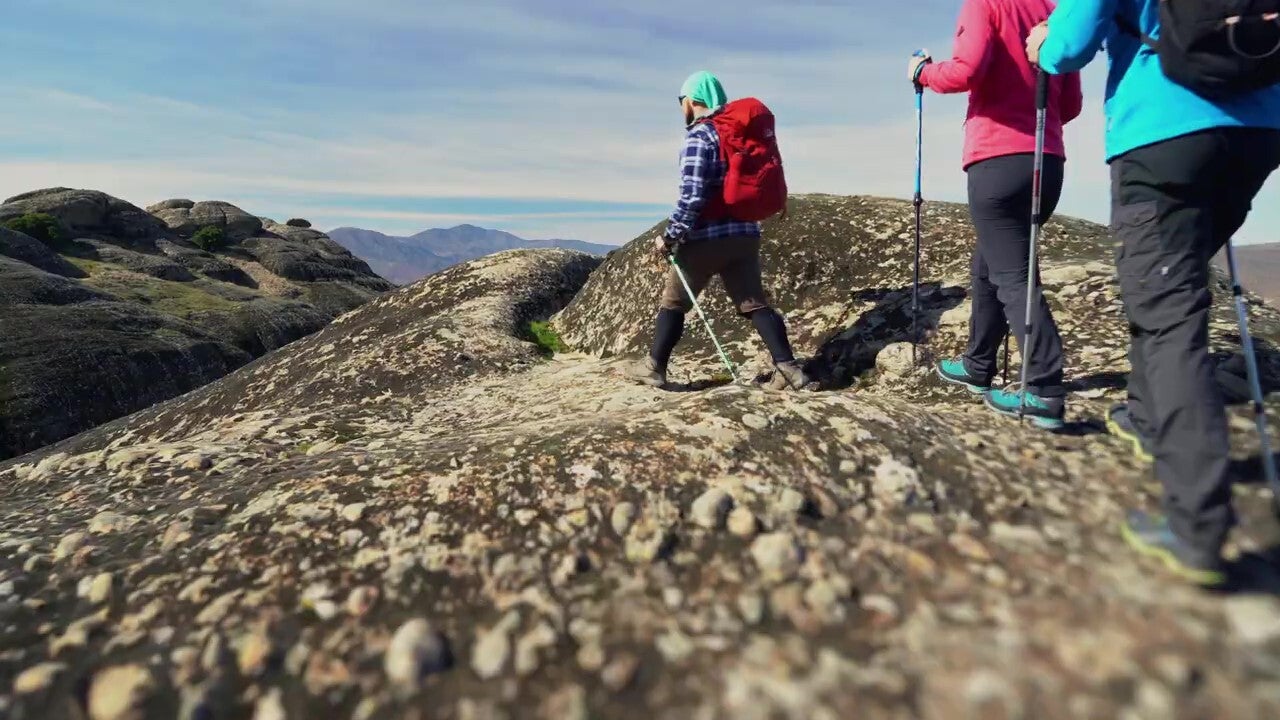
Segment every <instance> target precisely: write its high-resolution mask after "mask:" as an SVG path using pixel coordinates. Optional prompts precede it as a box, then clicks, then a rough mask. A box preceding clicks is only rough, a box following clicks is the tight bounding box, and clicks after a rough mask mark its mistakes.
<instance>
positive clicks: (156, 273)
mask: <svg viewBox="0 0 1280 720" xmlns="http://www.w3.org/2000/svg"><path fill="white" fill-rule="evenodd" d="M80 242H81V243H82V244H87V245H90V246H92V247H93V248H94V250H95V251H96V254H97V257H98V259H99V260H101V261H102V262H106V263H111V264H112V265H117V266H119V267H121V268H124V269H125V270H129V271H131V272H136V273H139V274H141V275H147V276H150V277H153V278H158V279H160V280H171V281H173V282H191V281H193V280H195V279H196V276H195V275H192V274H191V271H190V270H188V269H187V268H185V267H183V266H182V265H180V264H178V263H176V262H174V261H173V260H171V259H169V258H168V257H166V256H164V255H152V254H146V253H140V252H135V251H133V250H128V249H125V248H122V247H119V246H117V245H112V244H111V243H107V242H102V241H100V240H82V241H80ZM161 242H163V241H161Z"/></svg>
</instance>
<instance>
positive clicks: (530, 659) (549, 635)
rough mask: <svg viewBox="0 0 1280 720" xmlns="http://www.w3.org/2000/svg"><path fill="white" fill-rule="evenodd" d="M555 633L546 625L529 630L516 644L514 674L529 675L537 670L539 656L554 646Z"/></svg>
mask: <svg viewBox="0 0 1280 720" xmlns="http://www.w3.org/2000/svg"><path fill="white" fill-rule="evenodd" d="M556 639H557V638H556V631H555V630H554V629H552V627H551V626H550V625H548V624H546V623H542V624H540V625H538V626H537V627H535V628H534V629H532V630H530V631H529V632H528V633H526V634H525V635H524V637H522V638H520V640H518V641H517V642H516V661H515V667H516V674H517V675H520V676H525V675H529V674H531V673H532V672H534V671H535V670H537V669H538V664H539V663H540V662H541V660H540V658H539V654H540V653H541V652H542V651H543V650H545V649H547V648H549V647H554V646H555V644H556Z"/></svg>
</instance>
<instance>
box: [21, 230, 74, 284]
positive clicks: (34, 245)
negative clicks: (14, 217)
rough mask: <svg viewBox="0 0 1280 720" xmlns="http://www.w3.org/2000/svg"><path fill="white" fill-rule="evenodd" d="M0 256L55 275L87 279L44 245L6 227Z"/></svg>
mask: <svg viewBox="0 0 1280 720" xmlns="http://www.w3.org/2000/svg"><path fill="white" fill-rule="evenodd" d="M0 255H6V256H8V257H11V258H13V259H14V260H21V261H22V262H24V263H27V264H28V265H31V266H34V267H37V268H39V269H41V270H44V271H45V272H48V273H53V274H54V275H61V276H63V277H69V278H82V277H85V272H84V271H83V270H81V269H80V268H78V267H76V266H75V265H72V264H71V263H69V262H67V260H66V259H64V258H63V257H62V256H61V255H58V254H57V253H55V252H54V251H53V250H51V249H49V247H48V246H46V245H45V244H44V243H42V242H40V241H39V240H36V239H35V238H32V237H28V236H26V235H24V234H22V233H20V232H15V231H13V230H9V229H7V228H4V227H0Z"/></svg>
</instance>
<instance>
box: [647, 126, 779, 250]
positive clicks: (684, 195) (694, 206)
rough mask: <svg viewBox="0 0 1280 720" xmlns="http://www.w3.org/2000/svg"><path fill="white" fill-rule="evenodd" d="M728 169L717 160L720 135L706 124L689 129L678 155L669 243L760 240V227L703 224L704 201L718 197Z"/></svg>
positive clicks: (729, 222)
mask: <svg viewBox="0 0 1280 720" xmlns="http://www.w3.org/2000/svg"><path fill="white" fill-rule="evenodd" d="M728 170H729V167H728V165H727V164H726V163H725V162H724V160H722V159H721V158H720V135H719V134H718V133H717V132H716V128H715V126H714V125H712V124H711V123H709V122H703V123H698V124H696V125H694V126H693V127H691V128H689V134H688V135H687V136H686V137H685V141H684V149H683V150H682V151H681V152H680V200H679V202H677V203H676V209H675V212H673V213H671V218H670V219H669V222H668V224H667V231H666V233H665V237H666V238H667V239H668V240H669V241H671V242H672V243H677V242H697V241H699V240H710V239H713V238H725V237H760V223H754V222H739V221H737V220H732V219H726V220H711V221H707V220H704V219H703V218H702V217H701V215H702V210H703V208H704V207H705V206H706V204H707V200H709V199H710V198H713V197H716V196H718V195H719V194H720V192H721V188H722V187H724V176H725V174H726V173H727V172H728Z"/></svg>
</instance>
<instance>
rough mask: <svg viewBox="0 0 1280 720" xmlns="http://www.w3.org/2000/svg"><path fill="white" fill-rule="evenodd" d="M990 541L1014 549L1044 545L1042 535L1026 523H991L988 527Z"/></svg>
mask: <svg viewBox="0 0 1280 720" xmlns="http://www.w3.org/2000/svg"><path fill="white" fill-rule="evenodd" d="M990 534H991V541H992V542H994V543H997V544H999V545H1004V546H1005V547H1010V548H1013V549H1015V550H1017V549H1021V550H1028V549H1037V548H1042V547H1044V546H1045V539H1044V535H1042V534H1041V533H1040V531H1038V530H1036V529H1035V528H1033V527H1028V526H1026V525H1010V524H1008V523H1003V522H998V523H993V524H992V525H991V529H990Z"/></svg>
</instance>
